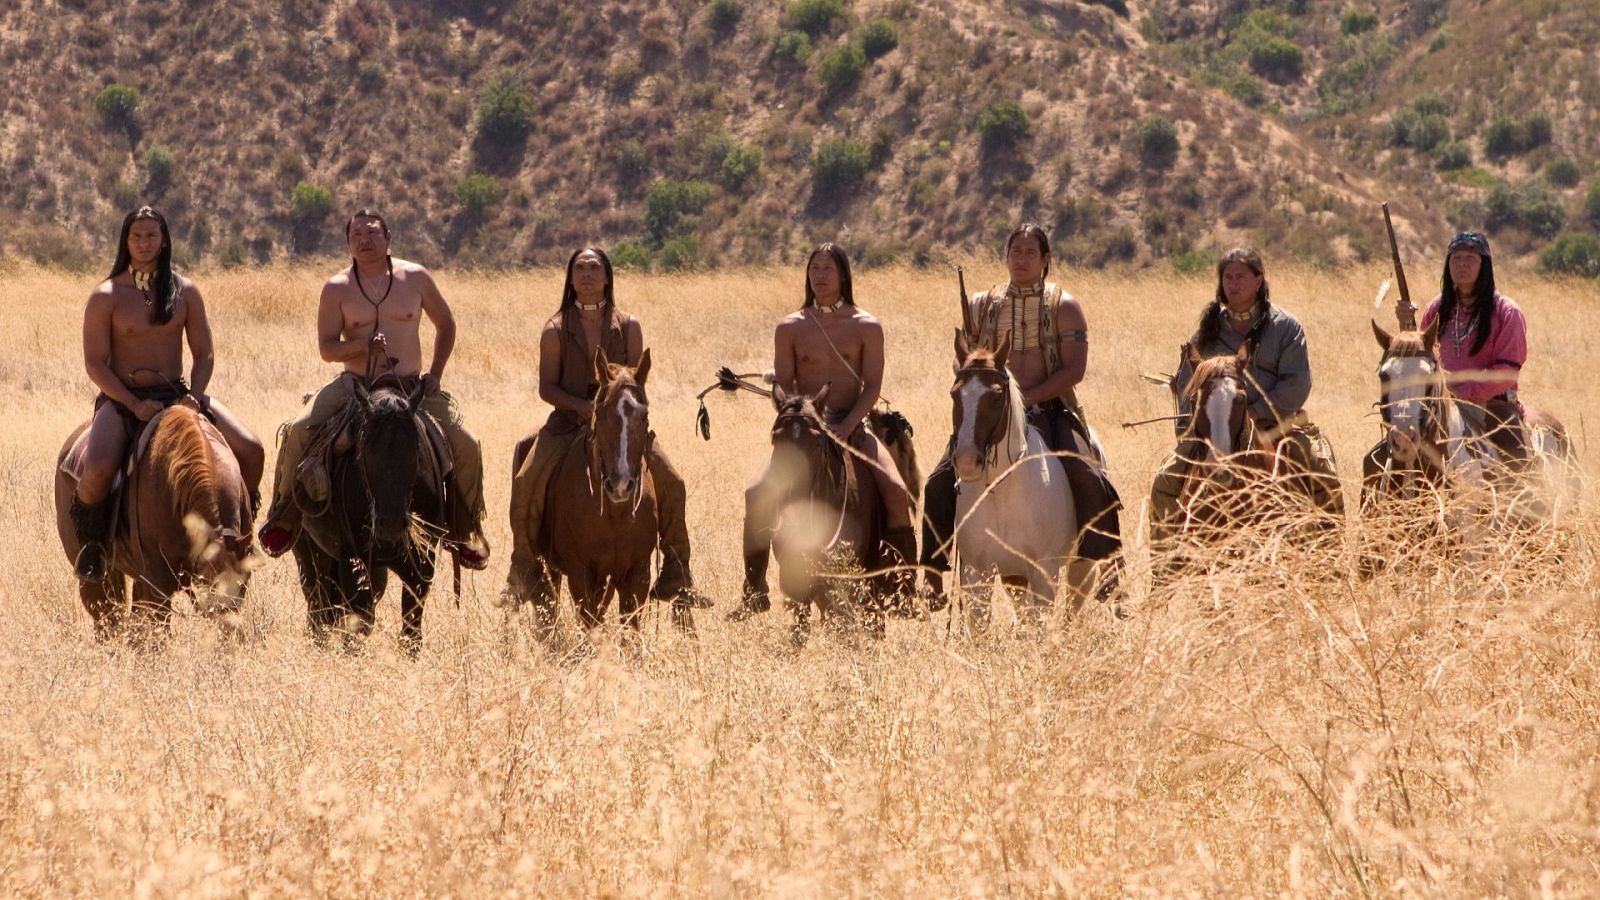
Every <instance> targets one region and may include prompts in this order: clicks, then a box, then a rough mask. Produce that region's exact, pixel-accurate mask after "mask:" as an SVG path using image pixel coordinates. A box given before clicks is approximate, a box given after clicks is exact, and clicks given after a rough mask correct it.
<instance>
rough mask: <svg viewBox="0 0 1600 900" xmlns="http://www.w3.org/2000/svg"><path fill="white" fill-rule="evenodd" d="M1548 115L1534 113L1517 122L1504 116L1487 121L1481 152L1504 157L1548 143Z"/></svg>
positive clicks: (1492, 157)
mask: <svg viewBox="0 0 1600 900" xmlns="http://www.w3.org/2000/svg"><path fill="white" fill-rule="evenodd" d="M1550 129H1551V125H1550V117H1549V116H1547V115H1545V114H1544V113H1534V114H1533V115H1531V116H1529V117H1528V118H1526V119H1524V120H1522V121H1520V122H1518V121H1515V120H1513V119H1510V118H1508V117H1505V116H1501V117H1500V118H1497V119H1495V120H1494V121H1493V122H1490V123H1489V127H1488V128H1486V129H1484V132H1483V152H1484V153H1485V154H1487V155H1488V156H1489V157H1490V158H1491V159H1504V158H1505V157H1508V156H1515V155H1517V154H1519V153H1526V152H1528V151H1529V150H1532V149H1534V148H1536V147H1543V146H1544V145H1545V144H1548V143H1550Z"/></svg>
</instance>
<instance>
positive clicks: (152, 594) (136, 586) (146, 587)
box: [128, 573, 178, 650]
mask: <svg viewBox="0 0 1600 900" xmlns="http://www.w3.org/2000/svg"><path fill="white" fill-rule="evenodd" d="M177 590H178V581H177V578H176V577H175V576H172V575H171V574H170V573H166V574H163V575H156V577H148V576H147V577H140V578H136V579H134V582H133V603H132V604H131V605H130V607H129V610H128V633H129V635H130V637H132V639H133V642H134V644H135V645H136V646H138V647H140V648H141V649H147V650H155V649H159V648H160V646H161V645H162V643H163V642H164V641H165V639H166V636H167V631H168V629H169V628H170V626H171V622H172V595H173V594H174V593H176V592H177Z"/></svg>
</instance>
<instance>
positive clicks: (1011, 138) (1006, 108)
mask: <svg viewBox="0 0 1600 900" xmlns="http://www.w3.org/2000/svg"><path fill="white" fill-rule="evenodd" d="M1031 130H1032V126H1031V125H1030V123H1029V122H1028V112H1027V110H1025V109H1023V108H1022V105H1021V104H1020V103H1018V102H1017V101H1015V100H1001V101H1000V102H998V103H995V104H993V105H991V106H990V107H989V108H988V109H986V110H984V111H983V112H982V113H980V114H979V115H978V133H979V134H981V135H982V136H983V148H984V149H985V150H1008V149H1010V148H1012V147H1015V146H1017V145H1018V144H1020V143H1022V142H1023V141H1025V140H1027V138H1028V134H1029V132H1030V131H1031Z"/></svg>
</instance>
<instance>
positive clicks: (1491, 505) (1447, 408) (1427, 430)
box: [1361, 322, 1577, 525]
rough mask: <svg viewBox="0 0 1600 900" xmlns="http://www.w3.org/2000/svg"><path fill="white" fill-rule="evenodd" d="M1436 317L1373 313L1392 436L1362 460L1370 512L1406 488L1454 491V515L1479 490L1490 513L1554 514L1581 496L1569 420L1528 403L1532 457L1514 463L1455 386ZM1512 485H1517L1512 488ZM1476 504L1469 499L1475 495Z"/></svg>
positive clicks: (1365, 507) (1531, 517)
mask: <svg viewBox="0 0 1600 900" xmlns="http://www.w3.org/2000/svg"><path fill="white" fill-rule="evenodd" d="M1436 325H1437V323H1435V325H1434V326H1430V327H1429V328H1428V330H1427V331H1424V332H1420V333H1419V332H1416V331H1403V332H1400V333H1399V334H1394V335H1391V334H1389V333H1388V332H1386V331H1384V330H1383V329H1382V328H1381V327H1379V326H1378V324H1377V323H1376V322H1374V323H1372V331H1373V335H1374V336H1375V337H1376V338H1377V341H1378V346H1380V347H1382V348H1383V359H1382V361H1381V362H1380V363H1379V365H1378V380H1379V383H1380V385H1381V393H1380V397H1379V400H1378V404H1377V406H1378V409H1379V411H1380V412H1381V414H1382V416H1383V423H1384V436H1383V439H1382V440H1381V441H1379V443H1378V444H1377V446H1375V447H1373V449H1372V450H1371V451H1370V452H1369V453H1368V454H1367V455H1366V458H1365V459H1364V460H1363V461H1362V492H1361V493H1362V500H1361V508H1362V512H1363V513H1370V512H1374V511H1377V510H1378V509H1380V508H1382V507H1383V506H1384V504H1386V503H1392V502H1393V501H1399V500H1404V499H1407V498H1419V497H1424V498H1428V499H1430V500H1431V499H1433V498H1435V497H1437V496H1438V495H1439V494H1440V493H1441V492H1445V491H1449V492H1451V493H1452V494H1454V495H1455V498H1454V500H1453V501H1452V503H1450V504H1444V505H1440V504H1430V505H1429V508H1430V509H1443V510H1444V514H1445V516H1446V520H1445V523H1444V524H1446V525H1450V524H1462V523H1459V522H1454V523H1453V522H1452V521H1451V518H1452V517H1453V516H1455V515H1456V514H1458V513H1460V512H1462V511H1464V510H1463V509H1462V506H1463V504H1462V503H1461V502H1460V501H1461V500H1463V499H1464V498H1466V497H1468V496H1469V495H1471V496H1475V498H1476V505H1477V506H1478V507H1480V508H1481V510H1482V511H1484V512H1486V513H1488V517H1489V519H1490V521H1499V522H1503V523H1506V524H1524V525H1526V524H1534V523H1539V522H1551V521H1554V520H1556V519H1557V518H1559V517H1560V516H1562V515H1564V514H1565V513H1566V512H1567V511H1568V507H1569V506H1570V505H1571V504H1572V503H1575V502H1576V499H1577V480H1576V479H1577V469H1576V463H1575V461H1574V459H1573V451H1572V444H1571V441H1570V440H1569V439H1568V436H1567V432H1566V429H1565V428H1564V427H1563V426H1562V424H1561V422H1560V421H1559V420H1557V419H1556V418H1555V417H1553V416H1551V415H1549V414H1547V413H1542V412H1538V411H1536V410H1532V409H1530V410H1528V411H1527V413H1526V415H1525V416H1524V419H1523V421H1524V427H1525V430H1526V439H1525V446H1526V448H1527V454H1528V464H1527V466H1526V467H1524V468H1523V470H1522V471H1521V472H1512V471H1510V470H1509V469H1508V468H1507V467H1506V465H1505V463H1503V462H1502V461H1501V460H1500V455H1499V452H1498V451H1497V450H1496V448H1495V446H1494V444H1493V443H1492V442H1490V440H1489V439H1488V438H1487V437H1486V436H1485V434H1484V427H1483V425H1482V423H1480V422H1479V421H1478V420H1477V419H1476V418H1474V417H1471V416H1469V415H1467V414H1466V412H1465V411H1464V410H1463V408H1462V405H1461V403H1460V402H1459V401H1458V400H1457V399H1456V398H1455V396H1454V395H1453V394H1452V393H1451V391H1450V385H1449V378H1448V376H1447V374H1446V373H1445V371H1444V368H1443V366H1441V365H1440V363H1439V358H1438V355H1437V353H1436V352H1435V349H1436V346H1437V341H1436V339H1437V332H1436ZM1508 488H1509V490H1508ZM1467 505H1468V507H1469V508H1470V504H1467Z"/></svg>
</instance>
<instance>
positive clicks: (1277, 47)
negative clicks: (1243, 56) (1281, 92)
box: [1250, 37, 1305, 84]
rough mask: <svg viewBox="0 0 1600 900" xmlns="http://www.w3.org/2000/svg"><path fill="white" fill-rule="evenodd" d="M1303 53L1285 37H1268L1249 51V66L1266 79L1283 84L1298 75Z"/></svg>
mask: <svg viewBox="0 0 1600 900" xmlns="http://www.w3.org/2000/svg"><path fill="white" fill-rule="evenodd" d="M1304 64H1305V54H1303V53H1301V52H1300V48H1299V47H1298V46H1296V45H1295V43H1294V42H1293V41H1291V40H1289V39H1287V38H1281V37H1270V38H1267V39H1266V40H1264V41H1262V42H1261V43H1260V44H1258V45H1256V46H1255V47H1254V48H1253V49H1251V51H1250V68H1251V69H1253V70H1254V71H1255V73H1256V74H1257V75H1260V76H1261V77H1262V78H1265V79H1267V80H1268V81H1273V82H1277V83H1278V84H1284V83H1287V82H1290V81H1294V80H1295V79H1297V78H1299V77H1300V72H1301V68H1302V66H1304Z"/></svg>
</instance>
